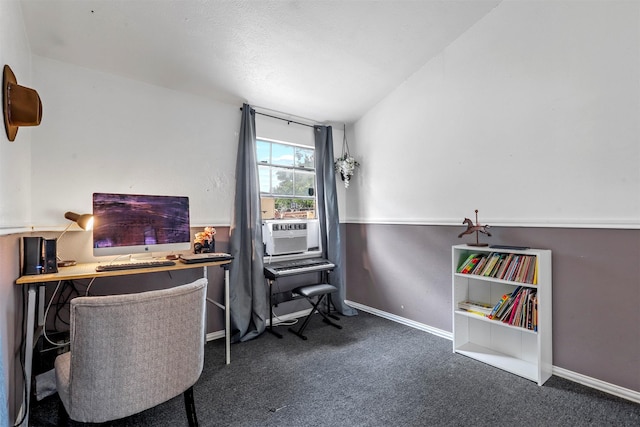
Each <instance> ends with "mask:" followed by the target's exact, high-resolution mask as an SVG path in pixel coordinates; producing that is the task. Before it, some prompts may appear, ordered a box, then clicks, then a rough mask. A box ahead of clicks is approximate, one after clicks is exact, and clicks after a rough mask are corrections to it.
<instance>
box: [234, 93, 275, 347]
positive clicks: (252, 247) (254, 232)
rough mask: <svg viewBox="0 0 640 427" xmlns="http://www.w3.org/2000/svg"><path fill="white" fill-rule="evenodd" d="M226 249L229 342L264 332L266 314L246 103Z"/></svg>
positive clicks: (252, 127) (251, 117)
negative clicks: (228, 254) (228, 253)
mask: <svg viewBox="0 0 640 427" xmlns="http://www.w3.org/2000/svg"><path fill="white" fill-rule="evenodd" d="M229 248H230V251H231V255H233V256H234V259H233V262H232V263H231V266H230V267H229V282H230V283H229V299H230V301H229V303H230V304H229V305H230V309H231V313H230V314H231V341H233V342H238V341H247V340H250V339H252V338H255V337H256V336H258V335H260V334H261V333H262V332H264V330H265V327H266V318H267V313H268V309H267V308H268V307H267V291H266V285H265V281H264V273H263V256H264V248H263V244H262V215H261V212H260V186H259V183H258V164H257V162H256V120H255V111H254V110H253V109H251V106H250V105H248V104H244V105H243V106H242V122H241V124H240V136H239V138H238V158H237V160H236V195H235V203H234V206H233V214H232V217H231V229H230V231H229Z"/></svg>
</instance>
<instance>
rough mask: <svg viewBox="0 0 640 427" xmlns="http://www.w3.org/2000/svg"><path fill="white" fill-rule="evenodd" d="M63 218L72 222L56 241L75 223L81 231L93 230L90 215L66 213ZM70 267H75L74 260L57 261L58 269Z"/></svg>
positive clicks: (91, 216)
mask: <svg viewBox="0 0 640 427" xmlns="http://www.w3.org/2000/svg"><path fill="white" fill-rule="evenodd" d="M64 217H65V218H66V219H68V220H69V221H72V222H70V223H69V225H67V228H65V229H64V231H63V232H62V234H61V235H60V236H59V237H58V240H60V239H61V238H62V236H64V233H66V232H67V231H68V230H69V227H71V225H73V223H74V222H75V223H76V224H78V226H79V227H80V228H82V229H83V230H87V231H88V230H91V229H92V228H93V215H91V214H82V215H80V214H77V213H75V212H66V213H65V214H64ZM71 265H76V261H75V260H71V259H70V260H64V261H62V260H59V261H58V267H69V266H71Z"/></svg>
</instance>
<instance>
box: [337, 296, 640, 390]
mask: <svg viewBox="0 0 640 427" xmlns="http://www.w3.org/2000/svg"><path fill="white" fill-rule="evenodd" d="M345 302H346V303H347V304H348V305H349V306H350V307H353V308H355V309H357V310H362V311H365V312H367V313H371V314H374V315H376V316H379V317H383V318H385V319H389V320H392V321H394V322H398V323H401V324H403V325H407V326H409V327H412V328H415V329H419V330H421V331H425V332H428V333H430V334H433V335H437V336H439V337H442V338H446V339H448V340H453V334H452V333H451V332H447V331H443V330H442V329H437V328H433V327H431V326H428V325H425V324H423V323H419V322H415V321H413V320H410V319H406V318H404V317H400V316H396V315H395V314H391V313H387V312H385V311H382V310H378V309H376V308H372V307H368V306H366V305H362V304H358V303H357V302H353V301H345ZM552 373H553V374H554V375H557V376H559V377H561V378H565V379H567V380H569V381H573V382H576V383H579V384H582V385H586V386H587V387H591V388H593V389H596V390H600V391H603V392H605V393H609V394H612V395H614V396H618V397H621V398H623V399H627V400H630V401H632V402H636V403H640V392H637V391H635V390H630V389H628V388H624V387H620V386H617V385H615V384H611V383H608V382H605V381H601V380H598V379H596V378H591V377H588V376H586V375H582V374H579V373H577V372H573V371H569V370H568V369H564V368H559V367H557V366H553V367H552Z"/></svg>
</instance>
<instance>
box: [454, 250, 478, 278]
mask: <svg viewBox="0 0 640 427" xmlns="http://www.w3.org/2000/svg"><path fill="white" fill-rule="evenodd" d="M477 257H478V254H475V253H471V254H469V256H467V258H466V259H465V260H464V262H462V264H460V266H459V267H458V270H457V271H456V273H462V271H463V270H464V269H465V268H466V267H467V266H468V265H469V263H470V262H471V261H472V260H473V259H474V258H477Z"/></svg>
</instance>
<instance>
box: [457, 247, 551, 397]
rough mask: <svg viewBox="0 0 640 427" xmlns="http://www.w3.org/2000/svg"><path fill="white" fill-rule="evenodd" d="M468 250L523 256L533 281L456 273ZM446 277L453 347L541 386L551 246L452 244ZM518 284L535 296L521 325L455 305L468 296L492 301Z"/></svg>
mask: <svg viewBox="0 0 640 427" xmlns="http://www.w3.org/2000/svg"><path fill="white" fill-rule="evenodd" d="M474 254H476V255H479V256H480V257H481V258H483V257H484V258H488V257H490V256H491V255H493V254H499V255H502V258H503V259H507V258H509V259H516V258H515V256H516V255H517V256H519V257H525V256H526V257H528V258H529V260H530V261H531V266H532V268H535V275H533V274H530V275H529V279H528V280H529V281H531V282H533V283H522V282H520V281H515V280H505V279H503V278H498V277H499V275H495V277H492V276H491V275H478V274H468V273H465V274H463V273H459V272H458V271H459V268H460V266H461V265H462V264H464V263H465V261H467V260H468V259H469V258H470V257H471V256H472V255H474ZM505 263H506V262H505ZM505 271H506V270H505ZM512 277H514V276H512ZM524 277H525V276H524V275H523V278H524ZM452 279H453V280H452V281H453V285H452V293H453V298H452V313H453V351H454V352H455V353H458V354H462V355H465V356H468V357H471V358H474V359H476V360H479V361H482V362H484V363H487V364H489V365H492V366H495V367H497V368H500V369H503V370H505V371H507V372H511V373H513V374H516V375H519V376H521V377H523V378H527V379H529V380H531V381H534V382H536V383H537V384H538V385H543V384H544V383H545V381H547V380H548V379H549V378H550V377H551V367H552V337H551V331H552V325H551V251H549V250H544V249H527V250H512V249H492V248H490V247H476V246H468V245H456V246H453V248H452ZM522 280H524V279H522ZM519 289H520V290H526V292H529V293H532V294H535V295H536V298H537V313H535V312H533V310H532V307H533V306H534V304H533V301H532V302H531V304H530V305H529V315H528V316H527V315H525V314H523V315H522V317H521V319H522V320H523V326H514V325H512V324H509V323H507V322H503V321H501V320H497V319H495V318H494V319H490V318H489V317H486V316H483V315H481V314H477V313H472V312H468V311H465V310H463V309H460V308H459V306H458V304H459V303H462V302H468V301H475V302H478V303H482V304H488V305H491V306H495V305H496V304H497V303H498V302H499V301H500V300H501V298H503V296H505V295H507V296H511V295H514V296H515V295H517V290H519ZM461 305H462V304H461ZM516 306H517V305H515V304H514V307H516ZM526 307H527V305H526V304H523V305H522V307H521V308H522V310H523V311H525V310H526ZM464 308H467V309H468V307H464ZM518 314H519V312H518ZM525 319H526V321H525ZM534 319H535V320H536V322H534ZM528 322H530V324H529V325H528V326H527V327H525V326H524V325H526V324H527V323H528ZM514 323H515V322H514ZM534 325H537V328H535V329H536V330H533V329H534Z"/></svg>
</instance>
